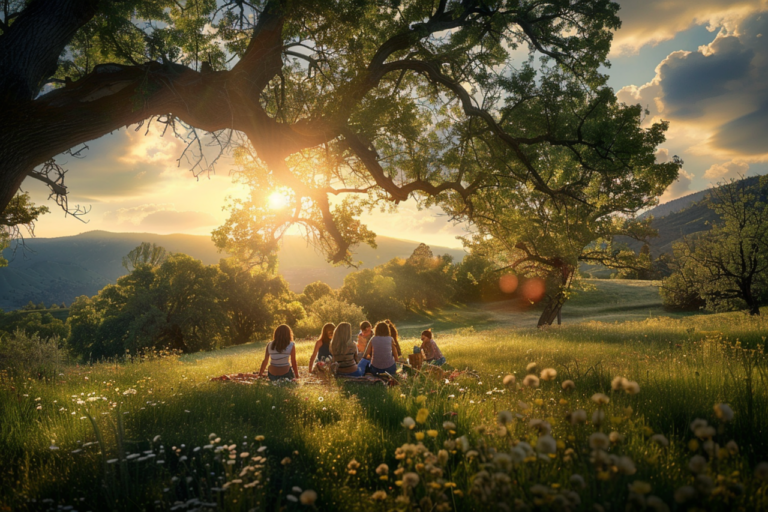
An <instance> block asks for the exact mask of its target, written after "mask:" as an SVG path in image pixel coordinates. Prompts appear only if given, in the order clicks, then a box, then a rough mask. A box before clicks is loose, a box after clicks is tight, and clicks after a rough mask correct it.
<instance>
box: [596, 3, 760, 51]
mask: <svg viewBox="0 0 768 512" xmlns="http://www.w3.org/2000/svg"><path fill="white" fill-rule="evenodd" d="M618 3H619V5H620V6H621V10H620V11H619V17H620V18H621V21H622V26H621V29H619V30H618V31H617V33H616V34H615V36H614V43H613V47H612V51H611V53H612V54H614V55H617V54H632V53H637V51H638V50H639V49H640V48H641V47H643V46H645V45H648V44H651V45H653V44H657V43H660V42H662V41H667V40H670V39H672V38H674V37H675V35H676V34H677V33H679V32H682V31H684V30H687V29H689V28H691V27H694V26H700V25H706V26H707V28H708V29H709V30H710V31H717V30H719V29H720V28H721V27H726V28H729V27H732V26H737V25H738V24H739V23H740V22H741V21H742V20H744V19H745V18H747V17H748V16H750V15H753V14H755V13H759V12H762V11H766V10H768V0H696V1H695V2H694V1H691V0H618Z"/></svg>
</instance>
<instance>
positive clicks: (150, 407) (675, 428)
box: [0, 282, 768, 511]
mask: <svg viewBox="0 0 768 512" xmlns="http://www.w3.org/2000/svg"><path fill="white" fill-rule="evenodd" d="M605 285H606V286H607V287H604V286H603V284H600V283H598V284H597V287H598V288H597V289H593V290H591V291H587V292H583V293H582V294H580V295H579V296H577V297H576V298H575V299H574V301H573V303H572V304H569V305H567V306H566V307H567V308H568V309H567V310H566V311H565V314H564V324H563V325H562V326H560V327H553V328H551V329H547V330H537V329H535V328H533V327H531V326H530V325H531V322H532V321H533V323H534V325H535V318H536V312H535V311H522V312H520V311H517V310H515V309H514V307H512V306H509V308H508V309H505V306H503V305H494V306H490V307H487V308H483V309H482V310H480V309H471V308H470V309H467V308H463V309H458V308H457V309H453V310H445V311H442V312H434V313H425V314H424V315H423V316H422V317H421V318H418V319H416V320H415V321H414V322H413V323H412V324H410V325H403V329H402V332H403V333H404V335H405V339H404V340H403V341H402V342H401V345H402V347H403V349H404V351H405V352H409V351H410V350H409V349H410V347H411V346H412V345H414V344H416V342H417V339H416V336H417V335H418V331H419V330H420V329H421V327H422V326H423V325H425V324H430V325H434V326H435V331H436V333H437V335H438V337H437V341H438V344H439V345H440V347H441V349H442V351H443V353H444V354H445V355H446V357H447V359H448V363H449V365H450V366H451V368H454V369H456V370H468V371H466V372H463V373H460V374H458V375H453V376H449V375H437V374H428V373H422V374H420V375H418V376H416V377H409V378H405V379H402V381H401V384H400V385H399V386H393V387H384V386H370V385H359V384H351V383H342V382H332V383H331V384H319V383H311V382H304V383H300V384H288V385H279V386H278V385H270V384H269V383H268V382H263V381H259V382H257V383H254V384H240V383H233V382H220V381H211V378H212V377H216V376H220V375H222V374H228V373H237V372H251V371H256V370H258V366H259V364H260V362H261V359H262V356H263V350H264V344H263V343H253V344H248V345H244V346H239V347H233V348H230V349H226V350H221V351H218V352H210V353H198V354H192V355H185V356H176V355H162V354H161V355H157V356H155V357H152V358H147V359H144V360H139V359H136V358H130V357H129V358H126V359H125V360H122V361H113V362H108V363H99V364H94V365H92V366H66V367H62V368H61V369H60V371H59V372H58V374H57V375H56V377H55V378H54V379H53V380H50V381H46V380H29V379H27V380H18V379H10V378H8V377H5V378H3V379H2V381H1V384H0V510H79V511H87V510H91V511H98V510H121V511H122V510H125V511H128V510H147V511H149V510H184V511H188V510H243V511H247V510H311V509H315V510H371V511H379V510H381V511H383V510H414V511H415V510H422V511H426V510H435V511H447V510H502V511H511V510H653V511H662V510H760V509H768V466H765V465H760V463H761V462H762V461H766V460H768V435H767V434H768V391H766V390H767V389H768V388H767V387H766V384H768V382H766V378H768V361H767V360H766V357H765V356H764V353H763V351H764V349H765V344H766V337H765V336H766V333H768V320H766V318H765V314H768V311H764V314H763V316H762V317H760V318H750V317H748V316H745V315H744V314H742V313H727V314H716V315H678V316H676V317H673V316H668V315H662V313H663V312H661V310H660V309H659V307H658V299H656V302H653V301H652V299H653V294H652V293H651V292H650V290H651V289H650V288H648V287H647V283H645V285H643V286H645V288H648V289H645V288H643V287H642V286H641V285H640V284H638V283H632V282H629V283H615V282H614V283H606V284H605ZM633 304H634V305H635V306H636V307H634V308H633V307H632V305H633ZM622 311H623V312H624V317H622ZM590 312H591V314H590ZM312 345H313V343H312V342H310V341H304V342H299V343H298V348H297V356H298V361H299V365H300V366H302V365H306V364H307V361H308V358H309V356H310V353H311V349H312ZM533 363H535V366H534V365H533ZM550 369H553V370H554V372H552V371H550ZM302 370H305V369H302ZM528 375H534V376H535V378H533V377H529V376H528ZM513 377H514V378H513ZM616 377H624V378H625V380H624V382H623V383H622V382H621V380H614V379H615V378H616ZM547 379H549V380H547ZM534 381H538V382H534ZM566 381H567V382H566ZM571 384H572V385H573V388H572V389H571ZM612 384H613V386H612ZM614 388H617V389H614ZM638 388H639V392H638ZM716 404H729V407H722V406H721V407H719V408H717V409H716V408H715V405H716ZM731 409H732V411H733V414H732V415H731V414H730V413H729V411H730V410H731ZM731 416H732V417H731ZM697 419H701V420H702V421H699V422H698V423H694V425H693V428H692V426H691V424H692V423H693V422H695V420H697ZM703 422H706V423H703ZM710 427H711V428H710ZM382 464H384V465H385V466H383V465H382ZM596 506H597V507H596ZM68 507H69V508H68Z"/></svg>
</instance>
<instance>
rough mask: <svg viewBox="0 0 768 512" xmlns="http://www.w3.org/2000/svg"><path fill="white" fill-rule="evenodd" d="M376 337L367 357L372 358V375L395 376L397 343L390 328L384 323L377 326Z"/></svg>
mask: <svg viewBox="0 0 768 512" xmlns="http://www.w3.org/2000/svg"><path fill="white" fill-rule="evenodd" d="M374 333H375V335H374V337H373V338H371V341H370V343H369V345H370V346H369V348H368V351H367V352H366V354H365V355H366V356H370V358H371V366H370V369H371V373H373V374H374V375H376V374H379V373H389V374H394V373H395V372H396V371H397V364H396V363H397V356H396V353H397V352H396V349H395V342H394V341H393V340H392V336H390V335H389V326H388V325H387V324H385V323H384V322H379V323H378V324H376V329H374Z"/></svg>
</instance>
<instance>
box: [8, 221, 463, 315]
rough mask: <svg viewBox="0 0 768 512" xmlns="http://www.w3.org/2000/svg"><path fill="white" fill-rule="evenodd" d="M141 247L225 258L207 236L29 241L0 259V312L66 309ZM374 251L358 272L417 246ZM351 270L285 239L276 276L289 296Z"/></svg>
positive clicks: (391, 244)
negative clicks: (39, 306)
mask: <svg viewBox="0 0 768 512" xmlns="http://www.w3.org/2000/svg"><path fill="white" fill-rule="evenodd" d="M142 242H150V243H155V244H157V245H161V246H163V247H165V248H166V249H167V250H168V251H170V252H181V253H185V254H189V255H190V256H192V257H194V258H197V259H199V260H201V261H202V262H203V263H205V264H213V263H218V261H219V260H220V259H221V258H222V257H225V256H226V255H225V254H222V253H219V252H218V251H217V250H216V247H215V246H214V245H213V242H211V239H210V238H209V237H207V236H196V235H157V234H152V233H110V232H107V231H90V232H87V233H82V234H80V235H77V236H70V237H60V238H35V239H32V240H28V241H27V245H28V247H29V249H31V250H28V251H27V252H26V253H22V251H21V250H19V251H17V253H16V255H15V257H13V256H12V253H11V250H10V249H7V250H6V251H5V253H4V255H5V257H6V258H7V259H8V260H9V265H8V266H7V267H5V268H0V309H4V310H6V311H9V310H12V309H17V308H19V307H21V306H23V305H24V304H26V303H28V302H29V301H30V300H31V301H32V302H34V303H39V302H41V301H42V302H45V303H46V304H51V303H57V304H60V303H61V302H65V303H67V304H70V303H71V302H72V301H73V300H74V299H75V298H76V297H78V296H79V295H95V294H96V293H97V292H98V291H99V290H101V289H102V288H103V287H104V286H106V285H107V284H110V283H114V282H115V281H116V280H117V278H118V277H120V276H122V275H124V274H125V273H126V271H125V269H124V268H123V266H122V259H123V256H125V255H126V254H128V252H129V251H130V250H131V249H133V248H134V247H136V246H137V245H139V244H140V243H142ZM377 243H378V248H377V249H371V248H370V247H368V246H365V247H359V248H357V253H356V258H355V259H356V261H361V262H362V264H361V265H360V267H359V268H369V267H373V266H376V265H379V264H382V263H385V262H387V261H389V260H390V259H392V258H394V257H407V256H409V255H410V254H411V253H412V252H413V250H414V249H415V248H416V247H417V246H418V242H413V241H410V240H399V239H395V238H387V237H378V238H377ZM432 251H433V252H434V253H435V254H450V255H451V256H453V257H454V258H455V259H456V260H460V259H461V258H462V257H463V256H464V251H463V250H461V249H450V248H447V247H432ZM354 270H355V269H354V268H352V269H350V268H346V267H333V266H331V265H330V264H329V263H327V262H326V261H325V258H324V257H323V256H322V255H320V254H318V253H317V252H315V250H314V249H313V248H312V247H308V246H307V244H306V243H305V241H304V240H303V239H302V238H300V237H297V236H289V237H286V239H285V240H284V242H283V247H282V249H281V251H280V257H279V268H278V271H279V272H280V273H281V274H282V275H283V276H284V277H285V279H286V280H287V281H288V283H289V284H290V286H291V289H292V290H294V291H301V290H303V289H304V287H305V286H306V285H307V284H309V283H311V282H313V281H317V280H322V281H325V282H326V283H328V284H330V285H331V286H333V287H339V286H341V285H342V283H343V281H344V277H345V276H346V275H347V274H348V273H349V272H352V271H354Z"/></svg>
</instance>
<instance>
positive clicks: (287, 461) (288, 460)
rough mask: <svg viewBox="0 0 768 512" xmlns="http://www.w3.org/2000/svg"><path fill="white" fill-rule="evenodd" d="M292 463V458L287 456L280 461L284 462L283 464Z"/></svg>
mask: <svg viewBox="0 0 768 512" xmlns="http://www.w3.org/2000/svg"><path fill="white" fill-rule="evenodd" d="M290 463H291V458H290V457H286V458H284V459H283V460H281V461H280V464H282V465H283V466H287V465H288V464H290Z"/></svg>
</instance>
